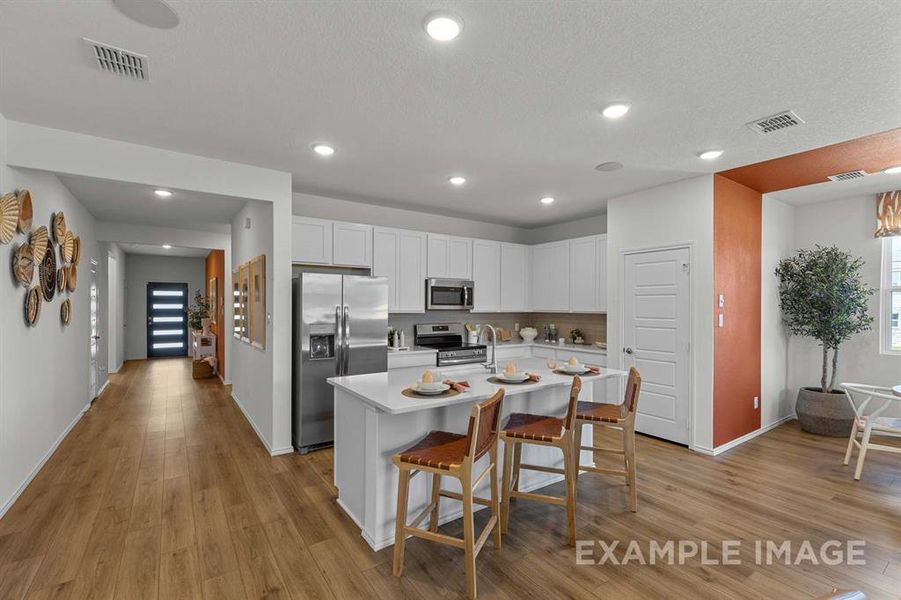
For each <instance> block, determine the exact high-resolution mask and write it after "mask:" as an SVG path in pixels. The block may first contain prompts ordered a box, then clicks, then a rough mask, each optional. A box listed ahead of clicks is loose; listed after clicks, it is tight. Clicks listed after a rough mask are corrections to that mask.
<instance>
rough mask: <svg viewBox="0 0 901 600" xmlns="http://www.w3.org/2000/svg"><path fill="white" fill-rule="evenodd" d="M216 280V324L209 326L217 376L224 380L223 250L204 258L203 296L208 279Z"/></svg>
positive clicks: (207, 285) (205, 292) (213, 252)
mask: <svg viewBox="0 0 901 600" xmlns="http://www.w3.org/2000/svg"><path fill="white" fill-rule="evenodd" d="M213 277H215V278H216V280H217V282H218V283H217V286H216V295H217V296H218V301H217V303H216V304H217V306H216V307H215V309H214V310H215V311H216V322H215V323H213V324H212V325H211V326H210V329H212V331H213V333H215V334H216V363H217V364H218V365H219V376H220V377H222V378H225V335H224V334H223V332H225V331H227V327H226V326H225V310H224V308H225V304H224V302H225V252H224V251H223V250H211V251H210V253H209V254H207V257H206V289H205V290H204V292H203V293H204V295H207V294H208V293H209V286H210V279H212V278H213Z"/></svg>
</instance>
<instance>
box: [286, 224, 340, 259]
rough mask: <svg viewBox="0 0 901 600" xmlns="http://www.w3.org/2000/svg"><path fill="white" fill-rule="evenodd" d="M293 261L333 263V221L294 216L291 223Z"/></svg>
mask: <svg viewBox="0 0 901 600" xmlns="http://www.w3.org/2000/svg"><path fill="white" fill-rule="evenodd" d="M291 261H292V262H296V263H311V264H316V265H330V264H332V221H324V220H322V219H308V218H306V217H294V219H293V221H292V225H291Z"/></svg>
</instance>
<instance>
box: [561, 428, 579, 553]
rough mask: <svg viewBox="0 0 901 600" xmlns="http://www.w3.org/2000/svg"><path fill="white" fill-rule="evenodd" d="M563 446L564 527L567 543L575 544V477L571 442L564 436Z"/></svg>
mask: <svg viewBox="0 0 901 600" xmlns="http://www.w3.org/2000/svg"><path fill="white" fill-rule="evenodd" d="M563 439H564V442H563V446H562V447H561V448H560V449H561V450H563V478H564V480H565V481H566V528H567V530H568V532H569V545H570V546H575V545H576V477H575V472H574V471H575V469H574V467H573V462H574V459H573V451H572V443H571V440H570V439H569V438H568V437H565V436H564V438H563Z"/></svg>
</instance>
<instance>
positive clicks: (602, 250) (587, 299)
mask: <svg viewBox="0 0 901 600" xmlns="http://www.w3.org/2000/svg"><path fill="white" fill-rule="evenodd" d="M570 279H571V281H572V291H571V295H570V298H571V307H570V310H571V311H572V312H604V311H606V310H607V236H606V235H592V236H588V237H583V238H577V239H574V240H570Z"/></svg>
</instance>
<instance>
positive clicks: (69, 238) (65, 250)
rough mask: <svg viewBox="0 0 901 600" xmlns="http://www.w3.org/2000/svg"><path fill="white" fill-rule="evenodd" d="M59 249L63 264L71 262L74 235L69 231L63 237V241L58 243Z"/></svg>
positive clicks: (73, 252)
mask: <svg viewBox="0 0 901 600" xmlns="http://www.w3.org/2000/svg"><path fill="white" fill-rule="evenodd" d="M59 247H60V252H61V253H62V255H63V262H65V263H70V262H72V257H73V256H75V235H74V234H73V233H72V232H71V231H67V232H66V235H64V236H63V241H62V242H60V244H59Z"/></svg>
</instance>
